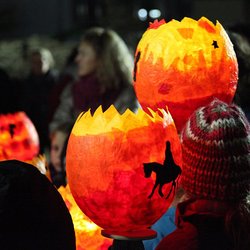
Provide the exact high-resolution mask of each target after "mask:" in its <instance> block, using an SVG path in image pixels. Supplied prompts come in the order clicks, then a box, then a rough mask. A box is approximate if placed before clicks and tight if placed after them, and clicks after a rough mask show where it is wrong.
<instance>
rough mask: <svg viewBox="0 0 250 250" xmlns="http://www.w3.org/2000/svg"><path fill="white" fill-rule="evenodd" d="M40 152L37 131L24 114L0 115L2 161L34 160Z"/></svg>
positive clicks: (0, 152)
mask: <svg viewBox="0 0 250 250" xmlns="http://www.w3.org/2000/svg"><path fill="white" fill-rule="evenodd" d="M38 152H39V139H38V134H37V131H36V129H35V127H34V125H33V123H32V122H31V120H30V119H29V118H28V117H27V116H26V114H25V113H24V112H17V113H14V114H2V115H0V160H11V159H16V160H20V161H27V160H32V159H33V157H35V156H36V155H37V154H38Z"/></svg>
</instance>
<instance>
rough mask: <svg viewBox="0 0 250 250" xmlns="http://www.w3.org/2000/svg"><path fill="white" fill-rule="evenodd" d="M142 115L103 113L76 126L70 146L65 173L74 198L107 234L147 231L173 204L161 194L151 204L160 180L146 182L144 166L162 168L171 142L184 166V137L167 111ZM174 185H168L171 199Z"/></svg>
mask: <svg viewBox="0 0 250 250" xmlns="http://www.w3.org/2000/svg"><path fill="white" fill-rule="evenodd" d="M148 112H149V114H147V113H145V112H144V111H143V110H141V109H139V110H138V112H137V113H136V114H135V113H133V112H131V111H130V110H127V111H125V113H123V114H120V113H119V112H118V111H117V110H116V109H115V107H114V106H111V107H110V108H109V109H107V110H106V111H105V112H103V111H102V109H101V107H99V108H98V109H97V110H96V112H95V113H94V114H93V115H91V113H90V111H89V112H86V113H82V114H80V115H79V117H78V119H77V120H76V122H75V124H74V127H73V129H72V131H71V135H70V138H69V142H68V147H67V154H66V171H67V178H68V183H69V186H70V189H71V192H72V194H73V196H74V198H75V200H76V202H77V204H78V206H79V207H80V208H81V209H82V211H83V212H84V213H85V214H86V215H87V216H88V217H89V218H90V219H91V220H92V221H93V222H95V223H96V224H97V225H98V226H100V227H102V228H104V229H111V230H119V231H127V230H141V229H146V228H148V227H149V226H150V225H152V224H153V223H154V222H155V221H156V220H157V219H159V218H160V216H162V214H163V213H164V212H165V211H166V209H167V208H168V207H169V205H170V204H171V202H172V200H173V197H174V195H173V193H171V196H170V197H169V198H168V199H165V198H162V197H160V195H159V194H158V192H157V191H156V192H155V194H154V195H153V196H152V198H148V197H149V194H150V193H151V191H152V188H153V186H154V183H155V180H156V179H155V178H156V175H155V174H154V173H153V174H152V176H151V177H150V178H145V173H144V168H143V163H148V162H158V163H163V161H164V158H165V148H166V141H170V142H171V150H172V154H173V157H174V160H175V162H176V163H177V164H178V165H181V148H180V142H179V137H178V134H177V131H176V128H175V125H174V123H173V120H172V117H171V115H170V114H169V112H168V111H166V110H164V109H161V110H158V112H154V111H152V110H151V111H150V110H149V111H148ZM171 187H172V182H171V183H168V184H166V185H164V188H163V193H164V194H167V193H168V191H169V190H170V189H171Z"/></svg>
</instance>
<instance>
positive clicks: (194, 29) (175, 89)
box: [134, 17, 238, 130]
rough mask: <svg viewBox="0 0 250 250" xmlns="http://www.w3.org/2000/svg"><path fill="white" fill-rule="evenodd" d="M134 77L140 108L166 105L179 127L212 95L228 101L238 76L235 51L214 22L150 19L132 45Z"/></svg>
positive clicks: (154, 107) (154, 108) (218, 24)
mask: <svg viewBox="0 0 250 250" xmlns="http://www.w3.org/2000/svg"><path fill="white" fill-rule="evenodd" d="M134 80H135V81H134V86H135V90H136V94H137V97H138V100H139V102H140V104H141V106H142V107H143V108H144V109H145V110H147V107H150V108H152V109H153V110H157V109H158V108H164V107H165V106H168V108H169V111H170V113H171V115H172V116H173V119H174V121H175V124H176V127H177V129H178V130H180V129H181V128H182V126H183V125H184V123H185V122H186V120H187V119H188V117H189V115H190V114H191V113H192V112H193V111H194V110H195V109H196V108H198V107H199V106H201V105H205V104H206V103H208V102H209V101H210V100H211V99H212V98H214V97H217V98H219V99H221V100H223V101H225V102H231V101H232V98H233V96H234V93H235V90H236V84H237V80H238V68H237V60H236V55H235V52H234V49H233V45H232V43H231V41H230V39H229V37H228V35H227V34H226V32H225V30H224V29H223V27H222V26H221V24H220V23H219V22H218V21H217V22H216V25H214V24H213V23H212V22H210V21H209V20H208V19H206V18H205V17H202V18H200V19H199V20H198V21H196V20H193V19H191V18H187V17H186V18H184V19H182V20H181V21H180V22H179V21H176V20H171V21H169V22H167V23H165V22H162V21H160V22H158V21H155V22H153V23H151V24H150V26H149V28H148V29H147V31H146V32H145V33H144V34H143V36H142V38H141V40H140V42H139V44H138V46H137V49H136V54H135V72H134Z"/></svg>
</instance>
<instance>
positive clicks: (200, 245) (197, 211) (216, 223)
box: [156, 200, 232, 250]
mask: <svg viewBox="0 0 250 250" xmlns="http://www.w3.org/2000/svg"><path fill="white" fill-rule="evenodd" d="M217 210H218V211H217ZM215 211H216V212H215ZM225 212H226V209H225V207H224V206H222V207H221V209H217V208H216V209H215V208H214V207H212V208H211V207H210V206H209V205H208V206H207V207H206V205H205V203H203V202H202V201H201V202H199V201H198V202H197V201H196V202H195V203H193V202H192V201H190V200H189V201H186V202H183V203H180V204H179V205H178V206H177V211H176V225H177V229H176V230H175V231H174V232H173V233H171V234H170V235H168V236H166V237H165V238H164V239H163V240H162V241H161V242H160V244H159V245H158V246H157V248H156V250H167V249H174V250H177V249H178V250H198V249H199V250H206V249H207V250H229V249H232V244H231V242H230V239H229V238H228V237H227V234H226V232H225V230H224V216H225Z"/></svg>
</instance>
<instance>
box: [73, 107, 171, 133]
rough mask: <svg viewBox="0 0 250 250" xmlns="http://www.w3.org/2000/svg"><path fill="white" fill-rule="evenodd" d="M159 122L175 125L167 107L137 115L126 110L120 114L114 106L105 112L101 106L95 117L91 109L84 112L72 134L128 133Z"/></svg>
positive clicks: (140, 112)
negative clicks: (119, 131)
mask: <svg viewBox="0 0 250 250" xmlns="http://www.w3.org/2000/svg"><path fill="white" fill-rule="evenodd" d="M82 119H85V122H80V121H81V120H82ZM126 121H127V122H126ZM157 121H161V122H162V121H163V122H164V126H168V125H169V124H173V123H174V122H173V119H172V116H171V114H170V113H169V111H168V108H167V107H166V109H163V108H159V109H158V110H157V111H156V112H155V111H153V110H152V109H150V108H148V112H147V113H146V112H145V111H144V110H143V109H141V108H139V109H138V110H137V112H136V113H134V112H132V111H131V110H130V109H126V111H125V112H124V113H123V114H120V113H119V112H118V111H117V109H116V108H115V106H114V105H111V106H110V107H109V108H108V109H107V110H106V111H104V112H103V110H102V106H101V105H100V106H99V107H98V108H97V109H96V111H95V112H94V114H93V115H92V114H91V109H89V110H88V111H87V112H82V113H81V114H80V115H79V116H78V118H77V120H76V122H75V124H74V127H73V129H72V133H73V134H74V135H76V136H84V135H97V134H101V133H108V132H112V131H114V130H117V129H118V130H121V131H123V132H126V131H128V130H131V129H136V128H139V127H144V126H148V125H149V124H150V123H152V122H153V123H155V122H157Z"/></svg>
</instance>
